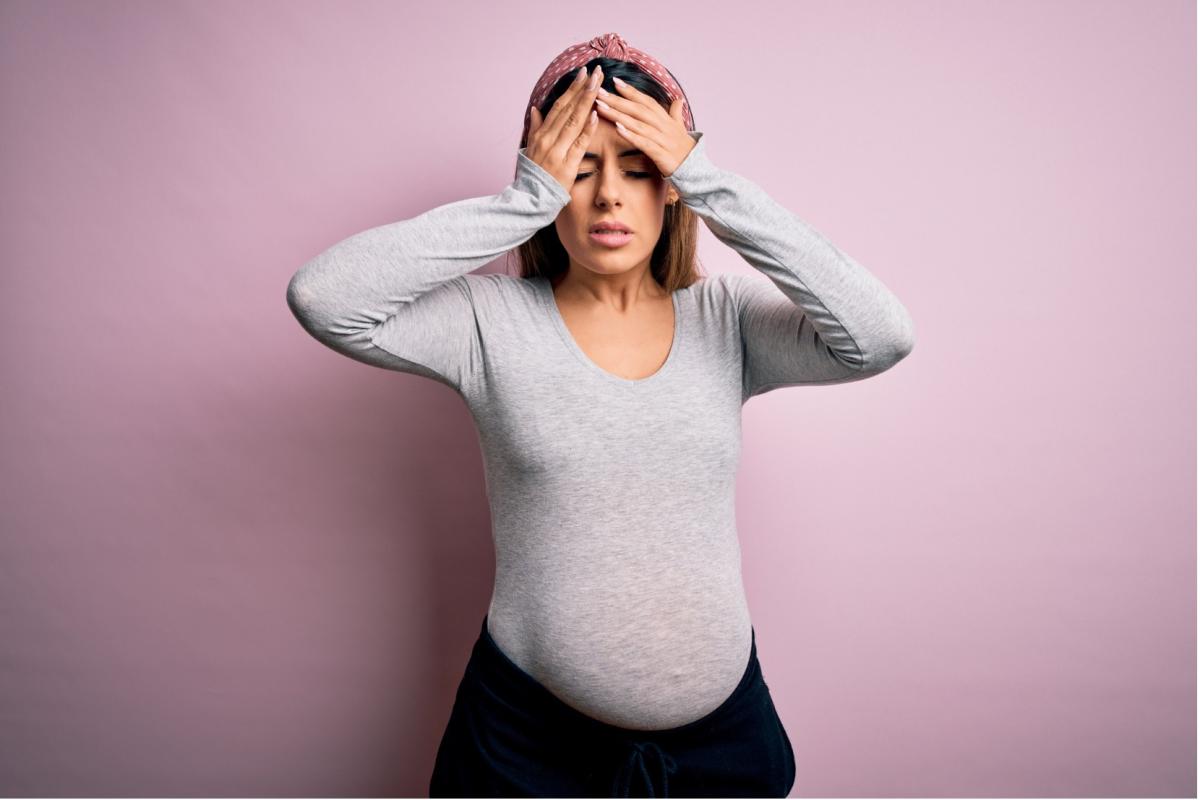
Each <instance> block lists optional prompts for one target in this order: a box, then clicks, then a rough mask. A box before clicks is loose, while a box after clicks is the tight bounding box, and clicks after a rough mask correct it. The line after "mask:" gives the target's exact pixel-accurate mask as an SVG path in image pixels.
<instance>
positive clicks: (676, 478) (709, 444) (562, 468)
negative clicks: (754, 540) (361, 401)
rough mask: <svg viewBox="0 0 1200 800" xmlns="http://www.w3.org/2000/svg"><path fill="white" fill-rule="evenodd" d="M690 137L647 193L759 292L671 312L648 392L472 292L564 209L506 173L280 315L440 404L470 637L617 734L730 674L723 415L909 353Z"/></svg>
mask: <svg viewBox="0 0 1200 800" xmlns="http://www.w3.org/2000/svg"><path fill="white" fill-rule="evenodd" d="M691 135H692V138H693V139H694V140H695V141H696V145H695V146H694V147H693V149H692V151H691V152H690V153H689V154H688V156H687V157H686V158H685V159H684V161H683V162H682V163H681V164H680V165H679V167H678V168H677V169H676V170H675V172H674V173H673V174H672V175H671V176H670V177H669V178H668V180H670V181H671V183H673V184H674V186H675V188H676V189H677V190H678V191H679V193H680V196H681V198H682V200H683V202H684V203H685V204H686V205H687V206H688V207H689V208H690V209H692V210H693V211H694V212H696V213H697V214H698V215H699V216H700V217H701V218H702V219H703V220H704V223H705V224H706V225H707V226H708V228H709V230H711V231H712V232H713V234H714V235H715V236H716V237H717V238H718V239H719V240H720V241H722V242H724V243H725V244H727V245H729V246H730V247H732V248H733V249H734V250H735V251H737V253H738V254H739V255H741V257H742V258H743V259H745V261H746V262H747V263H748V264H750V265H751V266H752V267H754V268H755V269H756V270H757V271H758V272H761V273H762V274H763V275H765V276H766V278H764V279H760V278H754V277H749V276H741V275H733V274H719V275H715V276H709V277H705V278H702V279H701V280H699V281H697V282H695V283H693V284H692V285H690V286H688V287H686V288H683V289H679V290H677V291H675V292H674V293H673V295H672V300H673V303H674V309H675V333H674V341H673V343H672V345H671V349H670V353H669V355H668V357H667V359H666V361H665V363H664V364H663V365H662V367H660V368H659V370H658V371H657V372H655V373H654V374H652V375H650V376H649V377H646V378H643V379H640V380H631V379H626V378H623V377H619V376H617V375H614V374H612V373H610V372H608V371H606V370H604V369H602V368H601V367H600V366H599V365H597V364H596V363H595V362H593V361H592V360H591V359H590V358H589V357H588V356H587V355H586V354H585V353H584V351H583V350H582V349H581V348H580V347H579V346H578V344H577V343H576V342H575V340H574V339H573V338H572V335H571V333H570V330H569V329H568V328H567V326H566V324H565V322H564V321H563V318H562V316H561V315H560V313H559V311H558V307H557V305H556V304H555V300H554V294H553V291H552V289H551V286H550V284H549V282H548V281H547V280H546V279H544V278H533V279H525V278H519V277H513V276H510V275H505V274H471V273H472V271H473V270H475V269H478V268H479V267H481V266H483V265H485V264H487V263H489V262H491V261H493V260H494V259H496V258H498V257H499V256H501V255H503V254H504V253H505V252H507V251H509V250H511V249H512V248H515V247H517V246H518V245H519V244H521V243H522V242H524V241H526V240H527V239H530V238H531V237H532V236H533V235H534V234H535V233H536V232H537V231H538V230H539V229H541V228H543V227H545V226H547V225H551V224H553V222H554V220H555V218H556V217H557V215H558V213H559V211H561V210H562V209H563V207H564V206H566V205H567V204H568V203H569V202H570V199H571V198H570V194H569V193H568V192H567V191H566V190H565V189H564V188H563V186H562V185H561V184H560V183H558V181H557V180H556V179H555V178H554V177H553V176H552V175H550V173H548V172H547V171H546V170H544V169H542V167H541V166H539V165H538V164H536V163H535V162H533V161H532V160H531V159H529V158H528V157H527V156H526V154H525V151H524V150H520V151H518V154H517V170H516V177H515V178H514V180H513V182H512V184H510V185H509V186H507V187H506V188H505V189H504V190H503V191H501V192H500V193H499V194H496V195H491V196H486V197H475V198H470V199H466V200H461V201H458V202H453V203H449V204H446V205H443V206H439V207H437V208H434V209H432V210H430V211H427V212H425V213H423V214H420V215H419V216H416V217H413V218H412V219H408V220H402V221H399V222H393V223H390V224H386V225H382V226H379V227H375V228H371V229H369V230H366V231H363V232H361V233H358V234H356V235H353V236H350V237H349V238H347V239H345V240H343V241H341V242H339V243H337V244H335V245H333V246H332V247H330V248H329V249H327V250H326V251H325V252H323V253H321V254H320V255H318V256H317V257H315V258H314V259H312V260H311V261H309V262H308V263H306V264H305V265H304V266H302V267H301V268H300V269H299V270H298V271H297V272H296V274H295V275H294V276H293V278H292V280H291V282H290V284H289V286H288V294H287V299H288V303H289V306H290V307H291V309H292V311H293V313H294V314H295V315H296V317H297V319H298V320H299V321H300V324H301V325H302V326H303V327H304V329H305V330H307V331H308V332H309V333H310V334H311V335H312V336H313V337H315V338H316V339H318V340H319V341H321V342H323V343H324V344H326V345H328V346H329V347H331V348H333V349H334V350H337V351H338V352H340V353H343V354H345V355H347V356H349V357H351V358H354V359H357V360H359V361H363V362H365V363H368V364H373V365H375V366H378V367H384V368H387V369H393V370H399V371H402V372H409V373H413V374H417V375H423V376H425V377H428V378H432V379H434V380H438V381H441V382H442V383H445V384H446V385H448V386H450V387H451V388H453V389H454V390H455V391H456V392H458V393H459V394H460V395H461V396H462V397H463V399H464V400H465V401H466V404H467V407H468V408H469V409H470V411H471V414H472V416H473V418H474V421H475V425H476V428H477V430H478V433H479V441H480V445H481V449H482V453H483V460H484V474H485V479H486V484H487V495H488V500H489V505H490V509H491V514H492V532H493V537H494V539H495V550H496V580H495V585H494V587H493V594H492V600H491V604H490V606H489V608H488V615H489V618H488V629H489V632H490V633H491V634H492V636H493V638H495V640H496V642H497V644H498V645H499V646H500V647H501V649H502V650H503V651H504V652H505V653H506V654H507V655H508V656H509V657H510V658H511V659H512V660H513V661H514V662H515V663H516V664H517V665H518V666H519V667H521V668H522V669H523V670H525V671H526V672H527V673H529V674H530V675H531V676H533V677H534V678H535V679H536V680H537V681H539V682H540V683H541V684H542V685H544V686H545V687H546V688H547V689H549V690H550V691H551V692H552V693H553V694H555V695H556V696H557V697H559V698H560V699H561V700H562V701H563V702H565V703H567V704H569V705H571V706H573V707H575V708H576V709H578V710H579V711H581V712H583V713H585V714H588V715H590V716H592V717H595V718H597V719H600V720H602V721H604V722H608V723H609V724H612V725H620V726H622V727H626V728H634V729H640V730H650V729H661V728H668V727H675V726H678V725H683V724H686V723H688V722H691V721H693V720H695V719H698V718H700V717H702V716H703V715H705V714H706V713H708V712H709V711H711V710H713V709H714V708H716V707H717V706H718V705H720V704H721V702H722V701H723V700H724V699H725V698H726V697H728V695H729V694H730V693H731V692H732V691H733V688H734V687H735V685H736V684H737V682H738V680H739V679H740V678H741V675H742V672H743V671H744V669H745V667H746V662H747V660H748V659H749V653H750V615H749V610H748V607H747V604H746V599H745V593H744V588H743V585H742V576H741V552H740V547H739V543H738V537H737V531H736V526H735V519H734V476H735V472H736V469H737V465H738V459H739V454H740V448H741V408H742V406H743V405H744V404H745V402H746V401H747V400H748V399H749V398H751V397H753V396H755V395H758V394H762V393H763V392H766V391H770V390H772V389H776V388H779V387H784V386H800V385H809V384H832V383H843V382H848V381H856V380H861V379H863V378H867V377H870V376H872V375H877V374H879V373H881V372H883V371H884V370H886V369H888V368H889V367H891V366H892V365H894V364H895V363H896V362H898V361H899V360H900V359H902V358H903V357H904V356H905V355H907V354H908V353H909V351H910V350H911V349H912V347H913V341H914V333H913V324H912V321H911V318H910V317H909V314H908V312H907V311H906V309H905V308H904V306H903V305H902V304H901V303H900V301H899V300H898V299H897V298H896V297H895V296H894V295H893V294H892V293H891V292H890V291H889V290H888V289H887V288H886V287H885V286H884V285H883V284H882V283H881V282H880V281H879V280H878V279H877V278H875V277H874V276H873V275H871V274H870V273H869V272H868V271H867V270H866V269H864V268H863V267H862V266H860V265H859V264H858V263H857V262H855V261H854V260H853V259H851V258H850V257H849V256H847V255H846V254H845V253H843V252H841V251H840V250H839V249H837V248H836V247H834V246H833V245H832V244H831V243H830V242H828V241H827V240H826V239H825V238H824V237H822V236H821V235H820V234H819V233H817V231H815V230H814V229H813V228H812V227H810V226H809V225H808V224H806V223H805V222H803V221H802V220H800V219H798V218H797V217H796V216H795V215H793V214H792V213H791V212H789V211H788V210H786V209H785V208H783V207H782V206H780V205H779V204H778V203H776V202H775V201H774V200H773V199H772V198H771V197H769V196H768V195H767V194H766V193H765V192H764V191H763V190H762V189H761V188H760V187H759V186H757V185H756V184H755V183H753V182H751V181H750V180H748V179H746V178H744V177H742V176H740V175H737V174H735V173H733V172H730V171H728V170H724V169H721V168H720V167H718V166H716V165H714V164H713V163H712V162H711V161H710V160H709V158H708V156H707V154H706V151H705V142H704V138H703V133H701V132H699V131H693V132H692V133H691Z"/></svg>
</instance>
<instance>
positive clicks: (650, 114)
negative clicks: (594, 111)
mask: <svg viewBox="0 0 1200 800" xmlns="http://www.w3.org/2000/svg"><path fill="white" fill-rule="evenodd" d="M627 85H628V84H627ZM630 91H635V92H636V91H637V90H636V89H630ZM639 98H645V100H644V101H643V100H642V99H630V98H628V97H622V96H621V95H617V94H613V93H612V92H600V99H601V100H603V101H604V102H605V103H608V104H609V105H610V106H612V107H613V108H615V109H616V110H618V111H620V112H621V113H623V114H626V115H628V116H630V117H632V118H634V119H638V120H641V121H642V122H653V121H654V120H655V119H661V118H662V116H663V115H664V114H666V113H667V112H666V111H664V110H663V107H662V106H660V105H659V104H658V101H657V100H653V99H651V98H650V97H649V96H648V95H644V94H639Z"/></svg>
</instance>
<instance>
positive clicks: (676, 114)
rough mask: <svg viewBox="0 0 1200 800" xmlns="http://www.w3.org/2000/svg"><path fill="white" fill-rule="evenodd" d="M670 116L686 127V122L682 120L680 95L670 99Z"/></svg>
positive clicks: (681, 99)
mask: <svg viewBox="0 0 1200 800" xmlns="http://www.w3.org/2000/svg"><path fill="white" fill-rule="evenodd" d="M671 118H672V119H675V120H678V121H679V122H680V123H681V124H683V125H684V127H687V123H686V122H684V120H683V98H682V97H677V98H675V99H674V100H672V101H671Z"/></svg>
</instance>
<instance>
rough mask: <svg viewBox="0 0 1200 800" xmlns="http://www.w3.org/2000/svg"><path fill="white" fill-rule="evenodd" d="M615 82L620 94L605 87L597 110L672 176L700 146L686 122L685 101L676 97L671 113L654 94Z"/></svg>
mask: <svg viewBox="0 0 1200 800" xmlns="http://www.w3.org/2000/svg"><path fill="white" fill-rule="evenodd" d="M613 83H614V84H615V85H616V87H617V91H618V92H620V94H619V95H616V94H612V93H611V92H606V91H605V90H604V87H601V88H600V96H599V97H597V98H596V106H597V109H596V110H597V111H598V112H599V114H600V116H602V117H604V118H605V119H607V120H609V121H610V122H613V123H615V124H616V126H617V132H618V133H620V134H621V136H623V137H624V138H625V139H627V140H629V142H630V143H631V144H633V145H634V146H635V147H637V148H638V149H640V150H641V151H642V152H643V153H645V154H646V155H647V156H648V157H649V158H650V159H651V160H652V161H653V162H654V165H655V166H656V167H658V171H659V172H661V173H662V175H663V177H664V178H669V177H671V174H672V173H674V172H675V169H676V168H677V167H678V166H679V165H680V164H682V163H683V160H684V159H685V158H687V155H688V153H690V152H692V148H693V147H695V146H696V141H695V140H694V139H693V138H692V137H691V135H690V134H688V129H687V124H686V123H685V122H684V121H683V100H682V99H680V98H676V99H675V100H674V101H673V102H672V103H671V111H670V112H669V113H668V112H667V111H665V110H664V109H663V107H662V106H660V105H659V104H658V101H657V100H655V99H654V98H652V97H651V96H650V95H648V94H643V93H642V92H639V91H638V90H637V89H635V88H633V87H632V86H630V85H629V84H628V83H624V82H622V81H618V80H617V79H616V78H614V79H613Z"/></svg>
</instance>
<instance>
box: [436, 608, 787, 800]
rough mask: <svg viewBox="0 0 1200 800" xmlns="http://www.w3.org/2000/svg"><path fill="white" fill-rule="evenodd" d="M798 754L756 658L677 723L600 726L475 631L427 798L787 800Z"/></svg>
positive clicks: (754, 653)
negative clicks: (728, 689)
mask: <svg viewBox="0 0 1200 800" xmlns="http://www.w3.org/2000/svg"><path fill="white" fill-rule="evenodd" d="M795 780H796V758H795V754H794V752H793V751H792V743H791V740H790V739H788V735H787V731H785V730H784V728H783V722H782V720H780V718H779V715H778V714H777V713H776V711H775V704H774V703H773V702H772V701H771V694H770V691H769V690H768V689H767V684H766V682H765V681H764V680H763V675H762V669H761V667H760V666H759V663H758V648H757V646H756V645H755V643H754V629H753V627H751V629H750V659H749V662H748V663H747V664H746V671H745V673H744V674H743V675H742V679H741V681H740V682H739V683H738V685H737V688H736V689H734V690H733V693H732V694H730V695H729V697H728V698H726V699H725V701H724V702H722V703H721V705H720V706H718V707H717V708H716V709H714V710H713V711H711V712H710V713H708V714H705V715H704V716H703V717H701V718H700V719H698V720H695V721H693V722H689V723H688V724H686V725H682V726H679V727H676V728H664V729H659V730H652V731H641V730H634V729H629V728H621V727H617V726H614V725H609V724H607V723H605V722H601V721H600V720H598V719H595V718H593V717H591V716H588V715H587V714H584V713H582V712H580V711H578V710H577V709H575V708H572V707H571V706H569V705H567V704H566V703H564V702H563V701H562V700H559V699H558V698H557V697H556V696H555V695H554V694H552V693H551V692H550V690H549V689H547V688H546V687H545V686H543V685H542V684H541V683H539V682H538V681H537V680H536V679H535V678H534V677H533V676H532V675H530V674H529V673H527V672H525V671H524V670H523V669H521V668H520V667H519V666H517V665H516V663H514V662H513V661H512V660H511V659H510V658H509V657H508V656H507V655H506V654H505V653H504V651H502V650H501V649H500V647H499V646H498V645H497V644H496V641H495V640H494V639H493V638H492V636H491V634H490V633H488V629H487V616H486V615H485V616H484V618H483V630H482V631H481V632H480V635H479V639H478V640H477V641H476V642H475V646H474V648H473V649H472V651H471V657H470V658H469V659H468V661H467V666H466V670H465V673H464V675H463V678H462V681H461V682H460V683H459V686H458V693H457V694H456V695H455V699H454V707H453V708H452V709H451V711H450V720H449V722H448V723H447V725H446V731H445V733H444V734H443V736H442V741H441V744H440V745H439V746H438V751H437V759H436V761H435V763H434V767H433V776H432V778H431V779H430V783H429V796H430V797H671V796H675V797H787V795H788V792H790V791H791V789H792V784H793V783H794V782H795Z"/></svg>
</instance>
